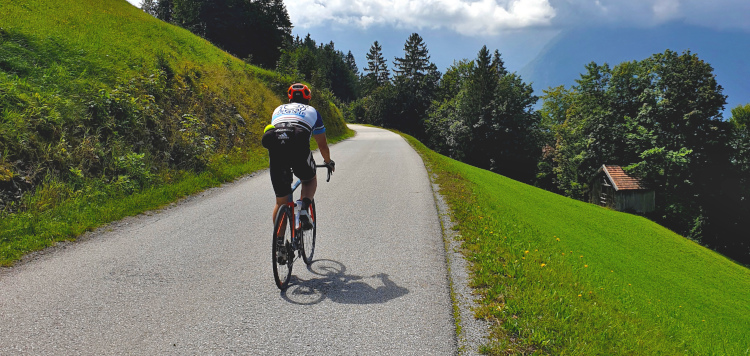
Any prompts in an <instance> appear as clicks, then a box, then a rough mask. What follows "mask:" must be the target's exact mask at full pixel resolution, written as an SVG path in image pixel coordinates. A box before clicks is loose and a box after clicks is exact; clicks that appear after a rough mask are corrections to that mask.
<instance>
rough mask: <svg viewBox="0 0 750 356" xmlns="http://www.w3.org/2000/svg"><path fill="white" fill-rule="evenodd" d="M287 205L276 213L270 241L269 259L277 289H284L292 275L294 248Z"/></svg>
mask: <svg viewBox="0 0 750 356" xmlns="http://www.w3.org/2000/svg"><path fill="white" fill-rule="evenodd" d="M290 220H291V212H290V210H289V207H287V206H282V207H281V208H279V212H278V213H276V221H275V223H274V228H273V241H272V243H271V245H272V246H271V260H272V264H273V278H274V279H275V280H276V286H277V287H279V289H281V290H284V289H286V287H287V285H288V284H289V278H290V277H291V276H292V263H293V262H294V250H293V249H292V228H293V227H292V223H291V222H290Z"/></svg>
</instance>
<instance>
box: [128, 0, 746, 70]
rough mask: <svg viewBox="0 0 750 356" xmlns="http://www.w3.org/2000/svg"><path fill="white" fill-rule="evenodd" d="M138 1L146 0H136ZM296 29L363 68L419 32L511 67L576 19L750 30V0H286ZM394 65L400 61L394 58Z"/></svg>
mask: <svg viewBox="0 0 750 356" xmlns="http://www.w3.org/2000/svg"><path fill="white" fill-rule="evenodd" d="M128 1H129V2H130V3H133V4H134V5H136V6H137V5H138V4H139V3H140V1H141V0H128ZM285 4H286V6H287V10H288V12H289V16H290V17H291V20H292V23H293V24H294V30H293V33H294V35H299V36H300V37H304V36H305V35H306V34H307V33H310V34H311V36H312V38H313V39H315V40H316V41H318V42H319V43H320V42H329V41H333V42H334V43H335V45H336V48H337V49H339V50H342V51H344V52H347V51H352V53H353V54H354V56H355V58H356V59H357V64H358V66H359V68H360V69H361V68H362V67H364V66H365V64H366V62H365V54H366V53H367V51H368V50H369V48H370V46H371V45H372V43H373V42H374V41H376V40H377V41H379V42H380V43H381V45H382V47H383V52H384V55H385V57H386V58H388V59H389V60H390V62H391V63H392V60H393V58H394V57H396V56H402V55H403V46H404V42H405V41H406V39H407V37H408V36H409V35H410V34H411V33H413V32H417V33H419V34H420V35H421V36H422V38H424V41H425V43H426V45H427V48H428V50H429V51H430V55H431V57H432V61H433V62H434V63H435V64H437V66H438V68H439V69H440V70H441V71H443V72H444V71H445V69H446V68H447V67H448V66H450V65H451V63H453V61H454V60H459V59H462V58H469V59H472V58H475V57H476V54H477V52H478V51H479V49H480V48H481V47H482V46H483V45H487V47H488V48H490V50H495V49H498V50H499V51H500V52H501V53H502V55H503V58H504V60H505V62H506V65H507V67H508V68H509V69H510V70H511V71H518V70H520V69H521V68H523V66H524V65H526V64H527V63H528V62H529V61H531V60H532V59H533V58H534V57H535V56H536V55H537V54H538V53H539V52H540V51H541V50H542V48H543V47H544V45H545V44H547V43H548V42H549V41H550V40H551V39H552V38H554V36H555V35H557V34H558V33H559V32H560V31H563V30H566V29H569V28H574V27H590V28H592V30H595V29H596V28H597V27H603V26H607V27H652V26H658V25H661V24H664V23H668V22H672V21H680V22H684V23H687V24H693V25H698V26H703V27H707V28H712V29H729V30H738V29H740V30H744V31H750V21H748V20H747V18H748V17H750V0H710V1H709V0H307V1H285ZM391 66H392V64H391Z"/></svg>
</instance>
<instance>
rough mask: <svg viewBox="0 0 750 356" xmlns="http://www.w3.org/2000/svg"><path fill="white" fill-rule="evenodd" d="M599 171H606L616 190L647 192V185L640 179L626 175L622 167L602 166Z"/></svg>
mask: <svg viewBox="0 0 750 356" xmlns="http://www.w3.org/2000/svg"><path fill="white" fill-rule="evenodd" d="M599 171H600V172H601V171H604V173H605V174H607V177H609V180H610V181H611V182H612V184H613V185H614V187H615V190H645V189H648V188H647V187H646V185H645V184H644V183H643V181H641V180H640V179H638V178H637V177H633V176H630V175H628V174H627V173H625V171H623V170H622V167H620V166H612V165H606V164H605V165H602V168H600V169H599Z"/></svg>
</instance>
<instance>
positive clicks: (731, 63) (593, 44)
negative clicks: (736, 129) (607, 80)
mask: <svg viewBox="0 0 750 356" xmlns="http://www.w3.org/2000/svg"><path fill="white" fill-rule="evenodd" d="M666 49H671V50H673V51H676V52H678V53H682V51H685V50H690V51H692V52H693V53H697V54H698V57H699V58H701V59H703V60H705V61H707V62H708V63H710V64H711V65H712V66H713V68H714V73H715V74H716V79H717V80H718V82H719V84H720V85H721V86H723V87H724V94H725V95H727V96H728V98H727V106H726V109H727V111H726V114H725V115H728V113H729V110H731V109H732V108H734V107H736V106H737V105H740V104H746V103H748V102H750V84H748V83H749V81H748V78H750V66H749V65H748V64H747V61H746V60H745V58H747V57H748V56H749V55H750V33H745V32H729V31H718V30H710V29H706V28H700V27H695V26H688V25H682V24H669V25H663V26H659V27H655V28H649V29H606V28H598V29H576V30H570V31H566V32H563V33H561V34H560V35H558V36H557V37H556V38H555V39H554V40H553V41H551V42H550V43H549V44H548V45H547V46H546V47H545V48H544V49H543V50H542V52H541V53H540V54H539V55H538V56H537V58H535V59H534V60H532V61H531V62H530V63H529V64H527V65H526V66H525V67H524V68H523V69H522V70H521V71H520V74H521V75H522V76H523V78H524V79H525V80H526V81H528V82H533V85H534V89H536V93H537V95H542V90H544V89H547V88H548V87H555V86H559V85H565V86H570V85H573V84H575V80H576V79H578V78H580V73H581V72H583V71H584V69H585V68H584V66H585V65H586V64H588V63H589V62H592V61H594V62H596V63H598V64H603V63H605V62H606V63H609V64H610V66H614V65H617V64H619V63H622V62H625V61H632V60H642V59H645V58H648V57H649V56H651V55H652V54H654V53H662V52H664V51H665V50H666ZM726 118H727V119H728V117H726Z"/></svg>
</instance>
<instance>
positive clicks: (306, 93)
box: [287, 83, 312, 100]
mask: <svg viewBox="0 0 750 356" xmlns="http://www.w3.org/2000/svg"><path fill="white" fill-rule="evenodd" d="M287 94H289V100H292V98H295V97H296V98H298V99H299V98H300V97H301V98H302V99H305V100H310V99H312V92H311V91H310V88H308V87H307V85H304V84H302V83H294V84H292V86H290V87H289V90H288V91H287Z"/></svg>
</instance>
